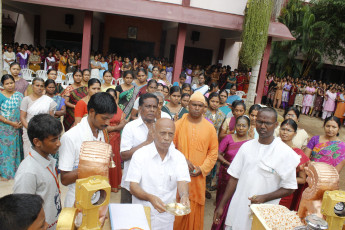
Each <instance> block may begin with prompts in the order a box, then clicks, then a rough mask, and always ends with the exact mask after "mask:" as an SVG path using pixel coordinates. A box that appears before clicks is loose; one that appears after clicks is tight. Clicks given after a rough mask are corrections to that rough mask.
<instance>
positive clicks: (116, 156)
mask: <svg viewBox="0 0 345 230" xmlns="http://www.w3.org/2000/svg"><path fill="white" fill-rule="evenodd" d="M107 93H109V94H110V95H112V96H113V97H114V99H115V101H117V99H116V91H115V90H114V89H112V88H109V89H107ZM127 122H128V120H126V119H125V114H124V113H123V112H122V110H121V109H120V108H119V107H118V108H117V111H116V114H114V116H113V118H112V119H111V120H110V125H109V126H108V127H107V131H108V135H109V143H110V145H111V147H112V150H113V156H112V157H113V161H114V162H115V165H116V167H115V168H109V183H110V186H111V191H112V192H115V193H116V192H118V191H119V189H120V188H121V186H120V185H121V178H122V169H121V156H120V143H121V131H122V129H123V127H125V125H126V124H127Z"/></svg>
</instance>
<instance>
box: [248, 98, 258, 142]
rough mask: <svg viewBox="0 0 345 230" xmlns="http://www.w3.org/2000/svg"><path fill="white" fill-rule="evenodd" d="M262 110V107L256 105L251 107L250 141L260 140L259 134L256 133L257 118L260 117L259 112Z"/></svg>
mask: <svg viewBox="0 0 345 230" xmlns="http://www.w3.org/2000/svg"><path fill="white" fill-rule="evenodd" d="M260 109H261V105H259V104H255V105H252V106H250V108H249V111H248V114H249V119H250V126H249V130H248V135H249V137H250V139H258V138H259V134H258V132H257V131H256V118H257V117H258V112H259V110H260Z"/></svg>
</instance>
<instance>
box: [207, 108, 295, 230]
mask: <svg viewBox="0 0 345 230" xmlns="http://www.w3.org/2000/svg"><path fill="white" fill-rule="evenodd" d="M277 125H278V122H277V112H276V111H275V110H274V109H273V108H262V109H260V110H259V113H258V117H257V120H256V130H257V132H258V133H259V139H254V140H251V141H248V142H246V143H245V144H243V145H242V146H241V148H240V149H239V151H238V153H237V155H236V157H235V158H234V160H233V161H232V163H231V165H230V167H229V169H228V173H229V174H230V176H231V177H230V180H229V182H228V185H227V187H226V190H225V193H224V196H223V199H222V200H221V202H220V205H219V207H218V208H217V209H216V211H215V213H214V219H213V221H214V223H216V224H217V223H218V222H219V219H220V217H221V215H222V213H223V210H224V207H225V205H226V204H227V202H228V201H229V199H230V198H231V197H232V199H231V202H230V206H229V210H228V214H227V217H226V221H225V225H226V229H232V230H250V229H251V225H252V220H251V219H250V214H251V211H250V207H249V206H250V204H261V203H269V204H279V201H280V198H282V197H285V196H288V195H290V194H291V193H293V192H294V190H295V189H297V181H296V167H297V165H298V163H299V162H300V159H299V157H298V155H297V154H296V153H295V151H293V150H292V149H291V148H290V147H289V146H288V145H286V144H284V143H283V142H282V141H281V140H280V139H279V138H274V136H273V133H274V129H275V128H276V127H277Z"/></svg>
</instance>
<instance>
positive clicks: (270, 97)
mask: <svg viewBox="0 0 345 230" xmlns="http://www.w3.org/2000/svg"><path fill="white" fill-rule="evenodd" d="M276 79H277V78H273V79H272V81H271V82H270V84H269V85H268V92H267V101H266V105H267V106H271V107H272V106H273V103H274V97H275V95H276V91H277V83H276Z"/></svg>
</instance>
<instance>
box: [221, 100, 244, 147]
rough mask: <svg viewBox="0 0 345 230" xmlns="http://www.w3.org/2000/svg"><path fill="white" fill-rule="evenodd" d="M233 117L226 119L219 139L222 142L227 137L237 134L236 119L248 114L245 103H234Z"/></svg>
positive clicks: (232, 107)
mask: <svg viewBox="0 0 345 230" xmlns="http://www.w3.org/2000/svg"><path fill="white" fill-rule="evenodd" d="M231 109H232V114H233V116H232V117H229V118H227V119H225V121H224V122H223V125H222V129H221V130H220V132H219V139H220V140H222V139H223V138H224V137H226V135H228V134H233V133H234V132H235V125H236V119H237V118H238V117H240V116H243V115H244V114H245V112H246V105H245V104H244V102H243V101H238V100H237V101H234V102H233V103H232V106H231Z"/></svg>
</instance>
